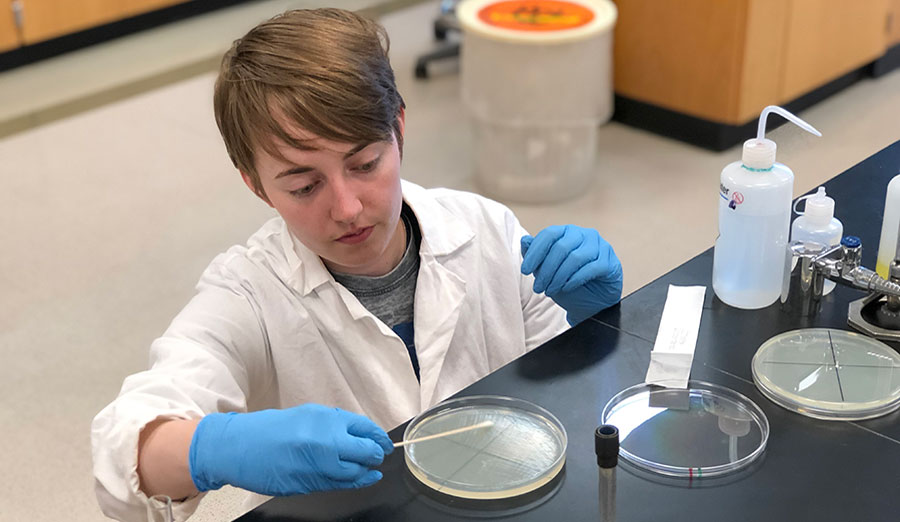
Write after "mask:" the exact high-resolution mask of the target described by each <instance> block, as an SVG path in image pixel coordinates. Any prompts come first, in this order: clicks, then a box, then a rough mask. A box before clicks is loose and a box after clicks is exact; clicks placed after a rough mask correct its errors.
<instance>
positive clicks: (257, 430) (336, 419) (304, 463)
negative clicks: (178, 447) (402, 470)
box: [189, 404, 394, 495]
mask: <svg viewBox="0 0 900 522" xmlns="http://www.w3.org/2000/svg"><path fill="white" fill-rule="evenodd" d="M393 450H394V444H393V443H392V442H391V440H390V439H389V438H388V436H387V433H385V432H384V430H382V429H381V428H379V427H378V426H377V425H376V424H375V423H374V422H372V421H371V420H369V419H367V418H366V417H363V416H362V415H357V414H355V413H350V412H347V411H343V410H339V409H337V408H327V407H325V406H321V405H318V404H304V405H302V406H296V407H293V408H288V409H284V410H264V411H257V412H252V413H212V414H209V415H207V416H206V417H204V418H203V419H202V420H201V421H200V424H198V425H197V429H196V431H194V437H193V439H192V440H191V449H190V452H189V462H190V471H191V479H192V480H193V481H194V485H195V486H197V489H199V490H200V491H208V490H211V489H218V488H220V487H222V486H223V485H225V484H231V485H233V486H237V487H239V488H243V489H246V490H249V491H255V492H256V493H262V494H264V495H295V494H299V493H309V492H312V491H324V490H332V489H350V488H361V487H365V486H370V485H372V484H374V483H376V482H378V481H379V480H380V479H381V472H380V471H376V470H373V469H370V468H371V467H372V466H378V465H379V464H381V462H382V460H383V459H384V455H385V454H388V453H390V452H392V451H393Z"/></svg>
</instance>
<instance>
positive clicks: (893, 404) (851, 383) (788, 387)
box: [752, 328, 900, 420]
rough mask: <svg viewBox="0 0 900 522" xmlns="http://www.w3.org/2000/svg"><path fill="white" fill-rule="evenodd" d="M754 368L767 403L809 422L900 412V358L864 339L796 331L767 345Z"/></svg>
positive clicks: (756, 357)
mask: <svg viewBox="0 0 900 522" xmlns="http://www.w3.org/2000/svg"><path fill="white" fill-rule="evenodd" d="M752 367H753V381H754V382H755V383H756V387H757V388H759V390H760V391H761V392H762V393H763V394H764V395H765V396H766V397H768V398H769V399H770V400H772V402H774V403H776V404H778V405H779V406H782V407H784V408H787V409H789V410H791V411H795V412H797V413H800V414H802V415H806V416H808V417H814V418H817V419H824V420H862V419H871V418H874V417H880V416H882V415H886V414H888V413H891V412H892V411H894V410H896V409H898V408H900V354H898V353H897V352H896V351H894V350H893V349H892V348H891V347H890V346H888V345H886V344H884V343H882V342H880V341H876V340H875V339H872V338H871V337H866V336H865V335H861V334H857V333H853V332H847V331H844V330H834V329H830V328H806V329H802V330H792V331H790V332H785V333H783V334H780V335H776V336H775V337H772V338H771V339H769V340H768V341H766V342H764V343H763V344H762V346H760V347H759V350H757V352H756V355H754V356H753V364H752Z"/></svg>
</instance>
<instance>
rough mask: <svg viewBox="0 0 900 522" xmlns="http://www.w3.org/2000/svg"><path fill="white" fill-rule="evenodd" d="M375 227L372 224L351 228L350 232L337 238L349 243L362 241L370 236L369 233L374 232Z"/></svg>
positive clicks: (341, 241) (339, 240)
mask: <svg viewBox="0 0 900 522" xmlns="http://www.w3.org/2000/svg"><path fill="white" fill-rule="evenodd" d="M374 228H375V227H374V226H370V227H363V228H357V229H355V230H351V231H350V232H349V233H347V234H344V235H343V236H341V237H339V238H337V241H338V242H340V243H345V244H349V245H352V244H356V243H361V242H363V241H365V240H366V239H368V238H369V235H371V234H372V230H373V229H374Z"/></svg>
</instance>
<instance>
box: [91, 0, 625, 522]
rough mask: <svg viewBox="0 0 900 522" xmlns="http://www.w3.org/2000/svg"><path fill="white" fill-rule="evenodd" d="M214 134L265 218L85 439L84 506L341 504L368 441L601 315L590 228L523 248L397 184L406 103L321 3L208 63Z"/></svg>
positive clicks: (610, 287) (367, 28) (505, 224)
mask: <svg viewBox="0 0 900 522" xmlns="http://www.w3.org/2000/svg"><path fill="white" fill-rule="evenodd" d="M214 106H215V114H216V121H217V123H218V126H219V130H220V131H221V134H222V137H223V139H224V141H225V144H226V147H227V150H228V153H229V155H230V157H231V159H232V161H233V162H234V165H235V166H236V167H237V169H238V170H239V171H240V173H241V176H242V177H243V180H244V182H245V183H246V184H247V186H248V187H249V189H250V190H251V191H252V192H253V193H254V194H255V195H256V196H258V197H259V198H260V199H262V200H263V201H264V202H266V203H267V204H268V205H270V206H271V207H273V208H274V209H275V210H276V211H277V212H278V214H279V217H277V218H274V219H272V220H270V221H269V222H267V223H266V224H264V225H263V226H262V228H261V229H260V230H259V231H258V232H256V233H255V234H254V235H253V236H252V237H251V238H250V239H249V240H248V242H247V244H246V245H242V246H235V247H232V248H231V249H229V250H228V251H227V252H225V253H223V254H221V255H219V256H218V257H216V258H215V259H214V260H213V261H212V263H211V264H210V265H209V267H208V268H207V269H206V270H205V272H204V273H203V275H202V276H201V279H200V282H199V283H198V286H197V294H196V296H195V297H194V298H193V299H192V300H191V301H190V302H189V303H188V304H187V306H186V307H185V308H184V309H183V310H182V311H181V312H180V313H179V314H178V315H177V317H176V318H175V319H174V321H173V322H172V324H171V325H170V327H169V328H168V329H167V331H166V332H165V333H164V334H163V336H162V337H160V338H159V339H157V340H156V341H155V342H154V343H153V345H152V347H151V367H150V369H149V370H147V371H144V372H140V373H138V374H135V375H132V376H130V377H128V378H127V379H125V382H124V384H123V386H122V390H121V392H120V394H119V396H118V398H116V400H115V401H113V402H112V403H111V404H110V405H109V406H107V407H106V408H105V409H104V410H103V411H101V412H100V413H99V414H98V415H97V417H96V418H95V419H94V422H93V424H92V444H93V456H94V474H95V478H96V490H97V495H98V499H99V501H100V504H101V507H102V508H103V510H104V512H105V513H106V514H107V515H109V516H112V517H114V518H120V519H128V520H134V519H140V518H141V517H143V513H144V507H143V506H144V502H145V501H146V498H147V496H149V495H154V494H166V495H168V496H170V497H172V498H174V499H177V500H178V502H176V512H177V513H178V516H179V518H183V517H185V516H188V515H189V514H190V513H191V512H192V511H193V510H194V509H195V508H196V505H197V503H198V502H199V499H200V497H201V496H202V495H201V493H202V492H204V491H208V490H211V489H216V488H219V487H221V486H222V485H224V484H230V485H233V486H236V487H239V488H243V489H246V490H249V491H252V492H256V493H259V494H264V495H289V494H300V493H308V492H312V491H320V490H330V489H342V488H355V487H363V486H367V485H370V484H372V483H374V482H376V481H377V480H379V479H380V478H381V473H380V472H379V471H378V470H377V469H375V468H376V467H377V466H378V465H379V464H380V463H381V462H382V459H383V458H384V455H385V454H386V453H389V452H391V451H392V449H393V445H392V443H391V441H390V439H389V438H388V436H387V434H386V433H385V431H384V429H390V428H393V427H395V426H397V425H399V424H401V423H403V422H404V421H406V420H407V419H409V418H410V417H413V416H414V415H416V414H418V413H419V412H421V411H423V410H424V409H426V408H428V407H430V406H432V405H434V404H435V403H437V402H440V401H441V400H443V399H445V398H447V397H448V396H450V395H452V394H453V393H455V392H457V391H459V390H460V389H462V388H463V387H465V386H466V385H468V384H471V383H472V382H474V381H476V380H477V379H479V378H481V377H483V376H485V375H487V374H488V373H490V372H492V371H494V370H496V369H498V368H500V367H501V366H503V365H504V364H506V363H508V362H510V361H511V360H513V359H515V358H517V357H519V356H521V355H522V354H524V353H526V352H527V351H528V350H530V349H532V348H534V347H536V346H538V345H540V344H541V343H543V342H545V341H547V340H549V339H550V338H552V337H554V336H556V335H558V334H559V333H561V332H562V331H564V330H565V329H566V328H568V327H569V326H570V325H574V324H577V323H578V322H580V321H582V320H584V319H585V318H587V317H590V316H591V315H593V314H594V313H596V312H598V311H600V310H601V309H603V308H606V307H608V306H611V305H613V304H615V303H616V302H618V300H619V298H620V296H621V291H622V270H621V265H620V264H619V261H618V259H617V258H616V256H615V254H614V253H613V250H612V248H611V247H610V246H609V244H608V243H607V242H606V241H604V240H603V239H602V238H601V237H600V235H599V234H598V233H597V232H596V231H595V230H591V229H585V228H580V227H576V226H573V225H567V226H554V227H549V228H547V229H545V230H543V231H541V232H540V233H539V234H537V235H536V236H535V237H532V236H530V235H528V234H527V232H526V231H525V230H524V229H523V228H522V226H521V225H520V224H519V222H518V220H517V219H516V218H515V216H514V215H513V214H512V212H511V211H510V210H509V209H507V208H506V207H504V206H502V205H501V204H499V203H497V202H494V201H491V200H489V199H486V198H483V197H480V196H478V195H475V194H470V193H465V192H458V191H452V190H446V189H431V190H426V189H424V188H422V187H419V186H417V185H414V184H412V183H409V182H406V181H402V180H401V179H400V163H401V157H402V150H403V135H404V117H405V112H404V110H405V109H404V104H403V101H402V99H401V97H400V94H399V93H398V92H397V89H396V86H395V83H394V75H393V71H392V69H391V66H390V63H389V61H388V38H387V35H386V33H385V32H384V30H383V29H382V28H381V27H380V26H379V25H377V24H376V23H374V22H372V21H370V20H367V19H364V18H362V17H360V16H358V15H356V14H354V13H351V12H348V11H343V10H338V9H320V10H297V11H289V12H287V13H284V14H283V15H279V16H276V17H275V18H273V19H271V20H269V21H266V22H263V23H262V24H260V25H259V26H257V27H256V28H254V29H253V30H251V31H250V32H249V33H248V34H247V35H246V36H245V37H243V38H241V39H240V40H237V41H236V42H235V43H234V45H233V46H232V48H231V49H230V50H229V51H228V52H227V53H226V55H225V57H224V59H223V62H222V68H221V71H220V74H219V77H218V80H217V82H216V86H215V96H214Z"/></svg>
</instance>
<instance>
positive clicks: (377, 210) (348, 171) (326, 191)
mask: <svg viewBox="0 0 900 522" xmlns="http://www.w3.org/2000/svg"><path fill="white" fill-rule="evenodd" d="M288 128H289V129H290V131H291V132H292V133H293V134H294V136H296V137H297V138H299V139H301V140H304V143H305V144H308V145H310V146H311V147H312V149H311V150H301V149H297V148H294V147H291V146H289V145H287V144H285V143H283V142H280V141H276V142H275V143H276V146H277V148H278V151H279V152H280V153H281V155H282V156H283V158H277V157H275V156H273V155H270V154H268V153H267V152H265V151H263V150H257V151H256V152H257V154H256V157H257V160H256V168H257V171H258V172H259V176H260V181H261V183H262V186H263V189H264V190H265V193H266V196H267V197H268V201H266V203H268V204H269V205H270V206H271V207H272V208H274V209H275V210H276V211H278V213H279V214H280V215H281V217H282V218H283V219H284V221H285V223H287V226H288V229H289V230H290V231H291V233H292V234H294V236H295V237H296V238H297V239H299V240H300V242H301V243H303V244H304V245H305V246H306V247H307V248H309V249H310V250H312V251H313V252H315V253H316V254H317V255H318V256H319V257H320V258H321V259H322V261H323V262H324V263H325V266H327V267H328V268H330V269H332V270H335V271H337V272H343V273H349V274H357V275H368V276H377V275H384V274H386V273H388V272H390V271H391V270H392V269H393V268H394V267H395V266H397V264H398V263H399V262H400V259H401V258H402V257H403V253H404V251H405V249H406V230H405V227H404V226H403V224H402V223H401V222H400V209H401V207H402V204H403V195H402V192H401V189H400V150H399V147H398V145H397V140H396V139H392V140H391V141H390V142H373V143H339V142H334V141H330V140H326V139H323V138H319V137H318V136H315V135H313V134H311V133H308V132H305V131H303V130H302V129H298V128H296V127H288ZM400 129H401V132H402V130H403V114H401V115H400ZM242 175H243V177H244V182H245V183H247V186H248V187H250V188H251V190H252V184H251V182H250V178H249V177H248V176H247V175H246V174H243V173H242Z"/></svg>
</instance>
